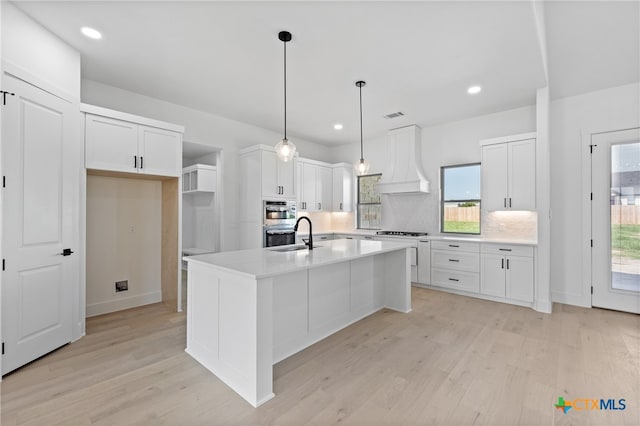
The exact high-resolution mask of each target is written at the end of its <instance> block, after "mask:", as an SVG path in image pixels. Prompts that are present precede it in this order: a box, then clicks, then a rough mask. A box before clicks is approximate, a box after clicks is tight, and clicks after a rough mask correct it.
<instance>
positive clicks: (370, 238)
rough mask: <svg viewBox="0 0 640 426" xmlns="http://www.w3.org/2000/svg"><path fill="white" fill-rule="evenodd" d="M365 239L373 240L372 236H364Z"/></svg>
mask: <svg viewBox="0 0 640 426" xmlns="http://www.w3.org/2000/svg"><path fill="white" fill-rule="evenodd" d="M364 239H365V240H373V237H364Z"/></svg>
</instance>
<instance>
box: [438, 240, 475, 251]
mask: <svg viewBox="0 0 640 426" xmlns="http://www.w3.org/2000/svg"><path fill="white" fill-rule="evenodd" d="M431 249H432V250H450V251H468V252H473V253H479V252H480V244H478V243H475V242H467V241H439V240H431Z"/></svg>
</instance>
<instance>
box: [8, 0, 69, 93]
mask: <svg viewBox="0 0 640 426" xmlns="http://www.w3.org/2000/svg"><path fill="white" fill-rule="evenodd" d="M2 3H3V11H2V60H3V61H4V63H5V65H6V66H7V67H6V70H7V71H10V72H12V73H14V71H17V70H15V69H14V68H13V67H17V68H19V70H20V74H19V75H18V77H20V78H22V79H25V80H27V81H30V82H33V79H34V78H35V79H37V80H38V81H37V83H38V85H39V86H40V87H42V86H46V87H42V88H44V89H50V88H54V89H55V92H54V93H56V94H58V95H60V94H61V92H64V96H63V97H64V98H65V99H68V100H71V101H77V100H78V99H80V54H79V53H78V52H77V51H75V50H74V49H73V48H71V47H70V46H69V45H67V44H65V43H64V42H63V41H62V40H60V39H59V38H58V37H56V36H55V35H53V34H52V33H50V32H49V31H47V30H46V29H45V28H43V27H42V26H40V25H39V24H37V23H36V22H35V21H33V20H32V19H31V18H29V17H28V16H27V15H25V14H24V13H22V12H21V11H20V10H18V9H17V8H16V7H15V6H13V5H12V4H11V3H9V2H6V1H3V2H2ZM40 83H42V84H40Z"/></svg>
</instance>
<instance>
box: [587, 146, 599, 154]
mask: <svg viewBox="0 0 640 426" xmlns="http://www.w3.org/2000/svg"><path fill="white" fill-rule="evenodd" d="M594 146H598V145H597V144H591V145H589V154H593V147H594Z"/></svg>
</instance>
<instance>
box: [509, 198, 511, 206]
mask: <svg viewBox="0 0 640 426" xmlns="http://www.w3.org/2000/svg"><path fill="white" fill-rule="evenodd" d="M509 208H511V197H509Z"/></svg>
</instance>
